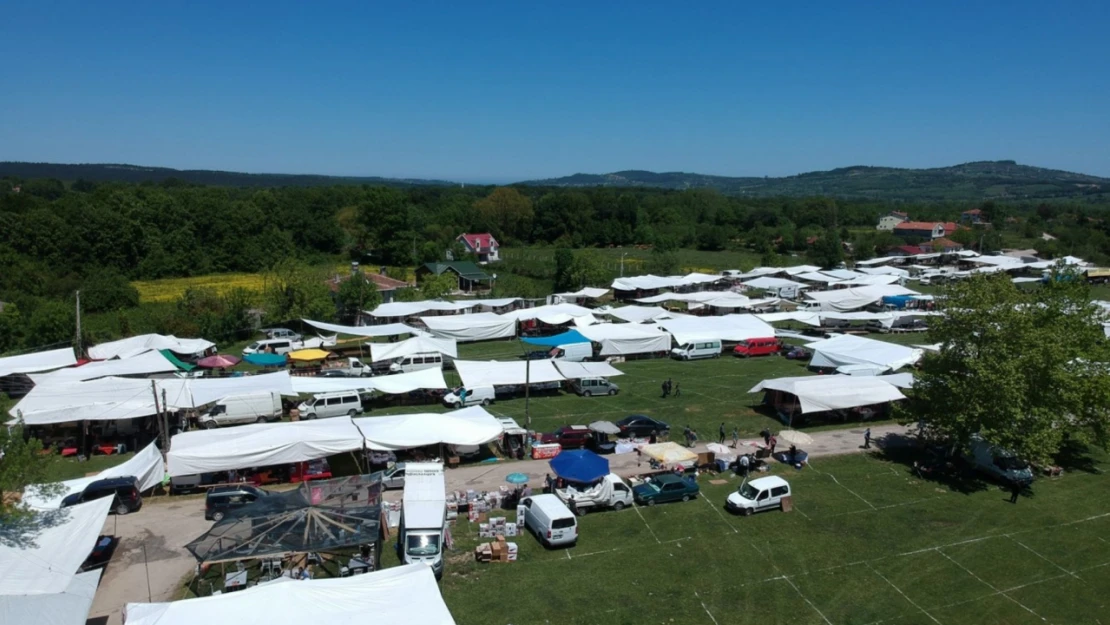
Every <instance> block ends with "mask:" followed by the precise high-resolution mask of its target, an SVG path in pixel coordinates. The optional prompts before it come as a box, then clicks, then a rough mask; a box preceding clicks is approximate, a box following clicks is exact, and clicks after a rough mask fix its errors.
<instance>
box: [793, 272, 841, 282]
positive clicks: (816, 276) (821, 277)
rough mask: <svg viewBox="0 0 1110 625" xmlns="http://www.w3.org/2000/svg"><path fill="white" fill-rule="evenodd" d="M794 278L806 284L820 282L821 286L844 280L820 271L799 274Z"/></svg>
mask: <svg viewBox="0 0 1110 625" xmlns="http://www.w3.org/2000/svg"><path fill="white" fill-rule="evenodd" d="M794 277H795V278H797V279H799V280H805V281H806V282H821V283H823V284H833V283H836V282H840V281H842V280H844V278H836V277H833V276H830V275H827V274H825V273H822V272H820V271H811V272H808V273H800V274H798V275H796V276H794Z"/></svg>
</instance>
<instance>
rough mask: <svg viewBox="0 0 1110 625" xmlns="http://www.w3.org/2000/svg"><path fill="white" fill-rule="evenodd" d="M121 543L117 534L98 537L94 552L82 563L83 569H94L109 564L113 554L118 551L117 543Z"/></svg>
mask: <svg viewBox="0 0 1110 625" xmlns="http://www.w3.org/2000/svg"><path fill="white" fill-rule="evenodd" d="M118 544H119V539H118V538H116V537H115V536H101V537H99V538H97V539H96V545H94V546H93V550H92V553H90V554H89V557H88V558H85V562H84V563H83V564H82V565H81V570H82V571H92V570H94V569H99V568H102V567H105V566H108V561H109V560H111V559H112V554H113V553H115V552H116V545H118Z"/></svg>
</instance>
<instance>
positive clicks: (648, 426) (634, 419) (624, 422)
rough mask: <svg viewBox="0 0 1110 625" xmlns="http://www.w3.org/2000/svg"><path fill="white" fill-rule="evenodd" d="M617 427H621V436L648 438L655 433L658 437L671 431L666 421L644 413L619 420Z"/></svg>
mask: <svg viewBox="0 0 1110 625" xmlns="http://www.w3.org/2000/svg"><path fill="white" fill-rule="evenodd" d="M617 427H619V428H620V429H621V436H626V437H635V438H646V437H648V436H651V435H652V434H653V433H654V434H655V435H656V436H657V437H658V436H663V435H665V434H667V433H668V432H670V431H671V426H669V425H667V424H666V423H664V422H662V421H660V420H658V419H652V418H651V417H649V416H647V415H642V414H632V415H628V416H627V417H625V418H623V419H621V420H620V421H617Z"/></svg>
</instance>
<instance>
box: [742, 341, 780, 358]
mask: <svg viewBox="0 0 1110 625" xmlns="http://www.w3.org/2000/svg"><path fill="white" fill-rule="evenodd" d="M781 349H782V343H781V342H779V340H778V339H777V338H775V337H773V336H769V337H764V338H757V339H747V340H744V341H740V342H739V343H737V344H736V347H734V348H732V353H733V354H734V355H736V356H739V357H741V358H749V357H751V356H769V355H771V354H777V353H779V350H781Z"/></svg>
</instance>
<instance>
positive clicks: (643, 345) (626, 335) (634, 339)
mask: <svg viewBox="0 0 1110 625" xmlns="http://www.w3.org/2000/svg"><path fill="white" fill-rule="evenodd" d="M578 333H579V334H581V335H582V336H584V337H586V338H588V339H590V341H592V342H594V343H599V344H601V355H602V356H619V355H627V354H650V353H654V352H668V351H670V349H671V335H670V334H668V333H666V332H663V331H662V330H658V329H656V328H652V327H649V326H643V325H638V324H628V323H618V324H613V323H602V324H598V325H595V326H589V327H585V328H578Z"/></svg>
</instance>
